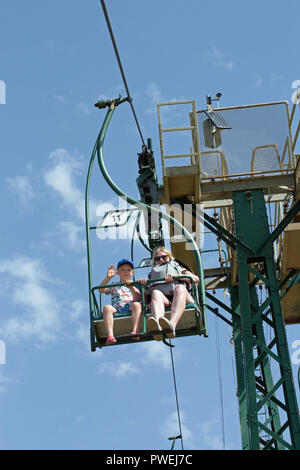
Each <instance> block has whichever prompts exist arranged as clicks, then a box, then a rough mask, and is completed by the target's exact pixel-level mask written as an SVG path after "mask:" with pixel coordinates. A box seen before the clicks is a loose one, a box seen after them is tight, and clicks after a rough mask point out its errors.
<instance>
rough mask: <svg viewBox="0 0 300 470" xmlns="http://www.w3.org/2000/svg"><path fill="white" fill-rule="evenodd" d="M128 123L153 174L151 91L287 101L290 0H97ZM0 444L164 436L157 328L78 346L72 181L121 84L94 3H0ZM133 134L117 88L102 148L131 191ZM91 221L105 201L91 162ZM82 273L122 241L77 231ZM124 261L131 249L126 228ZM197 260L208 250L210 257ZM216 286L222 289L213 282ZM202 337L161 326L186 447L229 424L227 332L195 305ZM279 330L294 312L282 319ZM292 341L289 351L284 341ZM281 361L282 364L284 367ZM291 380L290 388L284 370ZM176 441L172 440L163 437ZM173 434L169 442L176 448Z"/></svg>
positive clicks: (80, 192)
mask: <svg viewBox="0 0 300 470" xmlns="http://www.w3.org/2000/svg"><path fill="white" fill-rule="evenodd" d="M106 3H107V9H108V12H109V15H110V19H111V23H112V27H113V30H114V32H115V37H116V41H117V44H118V47H119V52H120V55H121V59H122V62H123V66H124V69H125V74H126V77H127V80H128V84H129V88H130V91H131V94H132V96H133V100H134V106H135V109H136V112H137V115H138V119H139V122H140V124H141V127H142V132H143V135H144V136H145V138H148V137H150V138H152V140H153V148H154V154H155V158H156V165H157V169H158V173H159V175H161V171H160V150H159V139H158V131H157V128H158V125H157V115H156V103H157V102H161V101H166V100H167V101H169V100H175V99H176V100H178V99H195V100H196V101H197V107H198V109H203V108H204V107H205V97H206V95H208V94H210V95H212V96H214V94H215V93H216V92H222V94H223V96H222V99H221V104H222V106H235V105H243V104H251V103H263V102H270V101H280V100H288V101H289V102H290V104H291V95H292V93H293V91H294V90H293V89H292V84H293V82H294V81H295V80H298V79H299V80H300V73H299V67H298V64H297V61H296V60H295V58H296V57H297V54H298V50H297V44H298V38H297V30H296V28H295V20H294V18H296V17H297V13H298V12H299V4H298V2H296V1H293V0H288V1H286V2H280V3H279V2H276V3H274V2H272V3H271V2H269V1H264V2H261V1H257V0H254V1H251V2H249V1H246V2H237V1H233V0H228V1H227V2H221V1H219V0H217V1H215V2H214V4H213V5H214V6H212V4H211V3H208V2H202V1H197V0H189V1H188V2H181V1H178V0H172V1H171V0H164V1H163V2H162V1H158V0H154V1H152V2H146V1H144V0H139V1H138V0H131V1H130V2H123V1H121V0H111V1H107V2H106ZM0 8H1V19H2V21H1V31H0V41H1V42H0V44H1V48H0V80H1V81H3V82H4V83H5V84H6V100H5V104H0V122H1V139H0V149H1V186H0V194H1V215H2V220H3V223H2V231H1V232H2V243H1V252H0V297H1V307H0V313H1V315H0V340H1V341H3V342H5V345H6V358H5V364H0V409H1V424H0V448H1V449H169V448H170V441H168V437H169V436H171V435H174V434H176V433H177V432H178V423H177V415H176V406H175V396H174V389H173V382H172V372H171V366H170V353H169V350H168V348H167V347H166V346H164V345H163V344H161V343H157V342H149V343H147V344H146V343H143V344H134V345H126V346H121V347H116V348H103V349H102V350H97V351H96V352H94V353H92V352H90V347H89V313H88V289H87V266H86V248H85V226H84V213H83V202H84V187H85V178H86V172H87V168H88V162H89V158H90V154H91V152H92V148H93V145H94V142H95V139H96V136H97V134H98V131H99V129H100V126H101V123H102V120H103V118H104V111H99V110H97V109H95V108H94V106H93V105H94V103H95V102H96V101H97V100H98V99H100V98H111V97H114V96H116V95H118V94H119V93H121V94H122V95H123V96H125V90H124V86H123V83H122V79H121V75H120V72H119V69H118V66H117V62H116V59H115V56H114V53H113V49H112V45H111V42H110V38H109V34H108V31H107V27H106V24H105V21H104V17H103V13H102V9H101V6H100V2H99V1H96V0H93V1H89V2H83V1H78V0H76V1H71V0H64V1H63V2H62V1H60V2H59V1H57V0H52V1H51V2H50V1H43V2H40V1H37V0H36V1H34V0H28V1H27V2H22V1H20V0H19V1H11V2H2V3H1V7H0ZM140 150H141V141H140V139H139V135H138V133H137V129H136V126H135V123H134V120H133V117H132V114H131V111H130V107H129V105H128V103H125V104H123V105H122V106H120V107H119V108H118V109H117V110H116V112H115V115H114V117H113V120H112V123H111V126H110V128H109V132H108V135H107V139H106V144H105V149H104V157H105V160H106V164H107V168H108V170H109V172H110V173H111V176H112V178H113V179H114V180H115V181H116V182H117V184H118V185H119V186H120V187H121V188H122V189H123V190H124V191H125V192H127V193H128V194H130V195H131V196H133V197H136V198H137V197H138V191H137V187H136V183H135V180H136V177H137V175H138V167H137V157H136V155H137V152H139V151H140ZM92 203H93V207H94V208H95V207H98V213H97V215H96V214H95V212H94V215H93V216H94V217H95V220H96V221H98V220H99V217H100V215H99V214H100V213H101V212H102V213H103V212H104V211H105V209H107V208H110V207H117V204H118V201H117V198H116V196H115V194H114V193H113V192H112V191H111V189H110V188H108V187H107V185H106V183H105V182H104V180H103V178H102V176H101V175H100V173H99V172H98V173H97V172H96V174H95V175H94V178H93V185H92ZM93 243H94V245H93V249H94V253H95V257H94V269H95V274H94V276H95V279H98V280H99V281H101V280H102V279H103V278H104V277H105V274H106V269H107V266H108V265H109V264H111V263H112V262H113V263H116V262H117V261H118V259H120V258H123V257H124V256H125V257H129V256H130V242H129V240H124V241H117V240H109V239H104V240H99V239H95V240H94V241H93ZM135 255H136V264H139V261H140V259H142V258H143V257H146V256H147V252H145V250H144V249H143V248H142V247H141V246H140V245H139V244H138V243H136V247H135ZM212 262H213V261H212V260H211V259H210V260H208V263H212ZM220 295H221V296H223V297H224V298H226V297H228V295H227V294H226V293H221V294H220ZM208 315H209V316H208V321H209V331H210V335H209V338H202V337H190V338H186V339H183V338H180V339H177V340H175V341H174V344H175V348H174V358H175V367H176V377H177V387H178V392H179V402H180V409H181V419H182V427H183V438H184V445H185V448H186V449H193V448H197V449H222V448H223V444H222V441H223V436H222V422H221V408H220V397H221V395H220V394H221V389H220V386H219V372H218V370H219V369H218V361H217V349H218V348H217V346H218V345H217V340H216V328H218V331H219V336H220V351H221V367H220V369H221V378H222V398H223V402H224V424H225V446H226V448H227V449H239V448H240V446H241V444H240V430H239V418H238V405H237V401H236V396H235V391H236V383H235V376H234V371H233V369H234V367H233V355H234V351H233V346H232V345H231V344H230V341H229V340H230V338H231V331H230V329H229V327H228V326H226V325H225V324H224V323H222V322H221V321H219V322H218V324H216V321H215V318H214V317H212V316H210V314H208ZM287 333H288V340H289V345H290V347H292V343H293V341H294V340H296V339H298V338H299V333H300V332H299V326H292V327H288V328H287ZM291 351H292V350H291ZM297 367H298V366H296V365H295V364H293V372H294V374H295V375H296V371H297ZM296 390H297V394H298V397H299V389H298V384H297V383H296ZM177 446H179V443H178V444H177ZM178 448H179V447H178Z"/></svg>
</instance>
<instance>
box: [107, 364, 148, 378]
mask: <svg viewBox="0 0 300 470" xmlns="http://www.w3.org/2000/svg"><path fill="white" fill-rule="evenodd" d="M98 373H99V374H103V373H109V374H110V375H111V376H112V377H115V378H117V379H121V378H123V377H128V376H130V375H136V374H140V371H139V369H138V368H137V367H136V365H134V364H133V363H132V362H126V361H124V362H122V361H119V362H104V363H102V364H101V365H100V366H99V368H98Z"/></svg>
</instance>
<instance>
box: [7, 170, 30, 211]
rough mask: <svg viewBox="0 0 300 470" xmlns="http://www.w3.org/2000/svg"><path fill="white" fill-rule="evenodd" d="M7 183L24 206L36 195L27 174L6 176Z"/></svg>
mask: <svg viewBox="0 0 300 470" xmlns="http://www.w3.org/2000/svg"><path fill="white" fill-rule="evenodd" d="M6 183H7V185H8V188H9V190H10V191H12V192H13V193H15V194H16V195H17V197H18V198H19V201H20V204H21V206H22V207H28V205H29V203H30V202H31V200H32V199H33V197H34V191H33V187H32V184H31V183H30V181H29V179H28V178H27V177H26V176H14V177H11V178H6Z"/></svg>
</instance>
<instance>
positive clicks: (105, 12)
mask: <svg viewBox="0 0 300 470" xmlns="http://www.w3.org/2000/svg"><path fill="white" fill-rule="evenodd" d="M100 3H101V6H102V9H103V13H104V17H105V20H106V24H107V28H108V31H109V34H110V38H111V41H112V44H113V48H114V51H115V54H116V58H117V61H118V65H119V69H120V72H121V75H122V78H123V83H124V86H125V90H126V93H127V97H128V101H129V104H130V107H131V110H132V113H133V116H134V119H135V122H136V125H137V128H138V131H139V134H140V137H141V140H142V143H143V145H145V141H144V137H143V134H142V131H141V128H140V125H139V122H138V119H137V115H136V112H135V109H134V106H133V104H132V97H131V95H130V92H129V88H128V84H127V80H126V77H125V73H124V69H123V66H122V62H121V59H120V55H119V51H118V47H117V43H116V41H115V37H114V33H113V30H112V27H111V23H110V20H109V16H108V13H107V9H106V6H105V2H104V0H100Z"/></svg>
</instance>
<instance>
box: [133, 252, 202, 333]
mask: <svg viewBox="0 0 300 470" xmlns="http://www.w3.org/2000/svg"><path fill="white" fill-rule="evenodd" d="M152 264H153V268H152V270H151V272H150V273H149V279H162V278H164V281H161V282H159V283H155V282H154V283H153V284H151V285H150V287H149V288H148V294H149V295H151V301H150V308H151V316H150V317H149V318H148V321H147V331H157V330H165V329H170V330H171V331H170V332H169V333H167V334H166V336H167V337H168V338H174V337H175V329H176V326H177V323H178V322H179V320H180V318H181V316H182V314H183V312H184V311H185V307H186V305H187V304H188V303H194V299H193V298H192V296H191V294H190V293H189V292H188V290H187V288H186V287H185V285H184V284H183V283H182V281H184V282H185V283H190V279H188V278H187V279H182V280H180V281H177V280H174V279H173V277H174V276H181V275H183V274H186V275H187V276H190V277H191V278H192V279H193V281H194V282H195V283H198V282H199V278H198V276H196V275H195V274H193V273H191V272H190V271H188V270H187V269H185V268H183V267H182V266H181V265H180V264H179V263H177V261H175V259H174V256H173V255H172V253H171V252H170V251H169V250H167V249H166V248H165V247H158V248H155V250H154V251H153V256H152ZM141 281H144V282H146V279H144V280H141ZM166 307H171V314H170V320H168V319H167V318H166V317H165V308H166ZM153 338H154V339H155V340H156V341H161V340H162V339H163V335H162V333H157V334H154V335H153Z"/></svg>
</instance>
